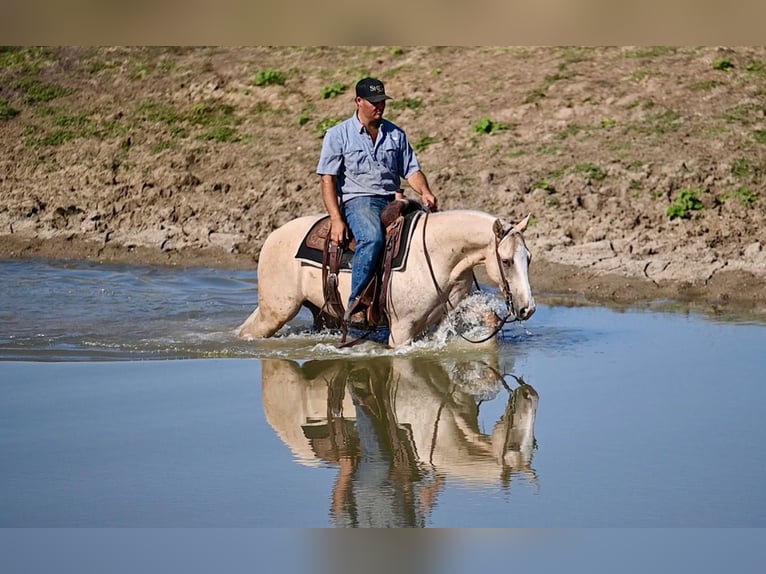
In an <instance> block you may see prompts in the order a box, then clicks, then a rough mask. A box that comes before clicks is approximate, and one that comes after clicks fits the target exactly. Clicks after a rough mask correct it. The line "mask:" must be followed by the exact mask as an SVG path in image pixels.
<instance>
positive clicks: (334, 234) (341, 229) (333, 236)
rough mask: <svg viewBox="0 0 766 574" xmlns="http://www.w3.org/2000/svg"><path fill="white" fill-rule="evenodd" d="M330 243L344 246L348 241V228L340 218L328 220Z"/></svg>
mask: <svg viewBox="0 0 766 574" xmlns="http://www.w3.org/2000/svg"><path fill="white" fill-rule="evenodd" d="M330 241H334V242H335V243H337V244H338V245H345V244H346V241H348V226H347V225H346V222H345V221H343V218H342V217H332V218H330Z"/></svg>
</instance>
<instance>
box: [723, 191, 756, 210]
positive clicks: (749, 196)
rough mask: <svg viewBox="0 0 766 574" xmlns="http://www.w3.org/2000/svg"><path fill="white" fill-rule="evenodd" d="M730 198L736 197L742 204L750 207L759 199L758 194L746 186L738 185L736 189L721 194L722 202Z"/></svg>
mask: <svg viewBox="0 0 766 574" xmlns="http://www.w3.org/2000/svg"><path fill="white" fill-rule="evenodd" d="M730 199H738V200H739V202H740V203H741V204H742V205H744V206H746V207H750V206H751V205H753V204H754V203H755V202H756V201H758V200H759V199H760V196H759V195H758V194H757V193H755V192H753V191H750V190H749V189H748V188H746V187H740V188H739V189H738V190H737V191H732V192H731V193H727V194H726V195H724V196H723V201H724V202H727V201H729V200H730Z"/></svg>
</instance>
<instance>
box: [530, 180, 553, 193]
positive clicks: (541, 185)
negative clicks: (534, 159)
mask: <svg viewBox="0 0 766 574" xmlns="http://www.w3.org/2000/svg"><path fill="white" fill-rule="evenodd" d="M532 189H542V190H543V191H546V192H547V193H548V195H552V194H554V193H556V186H554V185H553V184H552V183H551V182H550V181H548V180H546V179H541V180H540V181H537V182H535V183H534V184H533V185H532Z"/></svg>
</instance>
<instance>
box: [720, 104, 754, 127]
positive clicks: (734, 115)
mask: <svg viewBox="0 0 766 574" xmlns="http://www.w3.org/2000/svg"><path fill="white" fill-rule="evenodd" d="M759 112H760V107H759V106H758V105H756V104H742V105H738V106H732V107H731V108H727V109H726V110H725V111H724V112H723V113H722V114H719V115H717V116H714V117H715V118H716V119H719V120H724V121H725V122H726V123H729V124H733V123H738V124H748V123H753V122H754V121H755V118H756V117H757V114H758V113H759Z"/></svg>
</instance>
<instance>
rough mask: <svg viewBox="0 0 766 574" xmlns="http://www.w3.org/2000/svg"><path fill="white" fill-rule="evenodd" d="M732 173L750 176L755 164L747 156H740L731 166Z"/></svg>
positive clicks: (739, 175) (738, 175)
mask: <svg viewBox="0 0 766 574" xmlns="http://www.w3.org/2000/svg"><path fill="white" fill-rule="evenodd" d="M731 173H732V174H733V175H735V176H737V177H740V178H742V177H748V176H749V175H750V174H752V173H753V165H752V164H751V163H750V161H749V160H747V159H745V158H739V159H737V160H736V161H735V162H734V165H733V166H731Z"/></svg>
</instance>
